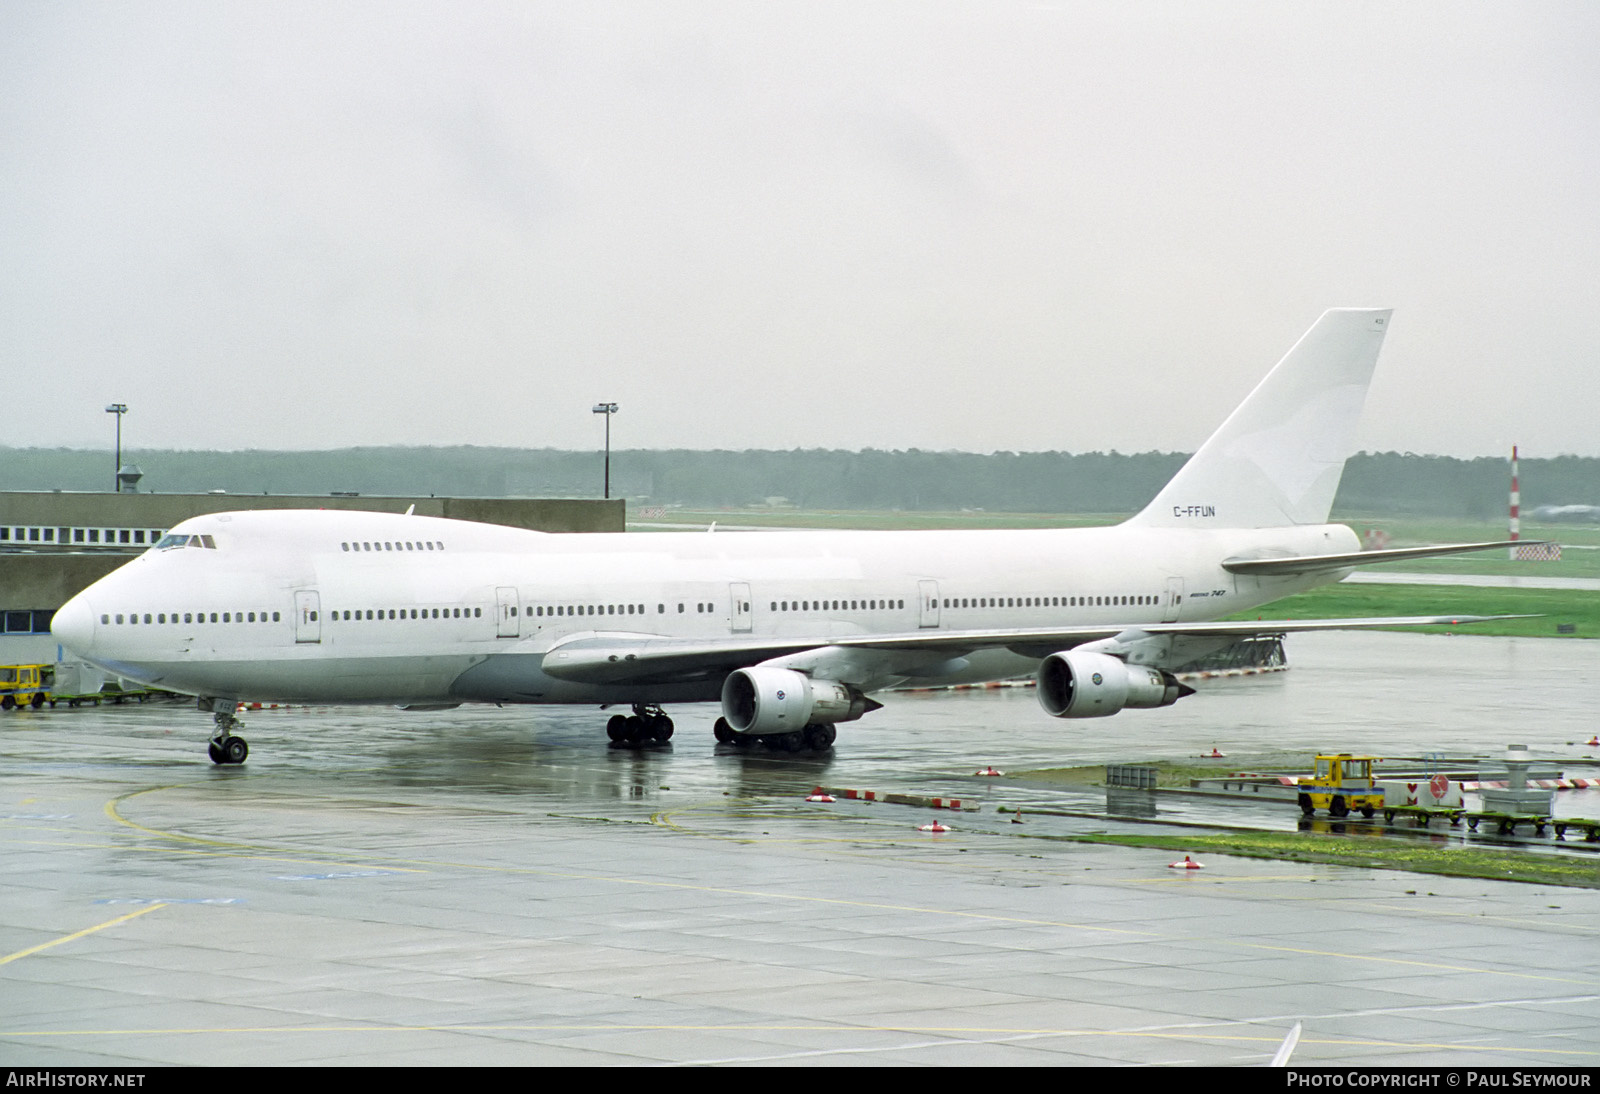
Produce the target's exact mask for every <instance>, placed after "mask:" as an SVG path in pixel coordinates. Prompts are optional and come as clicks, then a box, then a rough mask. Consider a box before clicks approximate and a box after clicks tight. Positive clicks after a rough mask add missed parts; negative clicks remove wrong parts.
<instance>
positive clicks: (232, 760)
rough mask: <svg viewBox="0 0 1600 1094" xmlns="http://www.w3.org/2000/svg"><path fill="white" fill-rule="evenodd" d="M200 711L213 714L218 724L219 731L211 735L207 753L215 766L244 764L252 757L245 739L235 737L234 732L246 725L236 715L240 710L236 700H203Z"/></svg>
mask: <svg viewBox="0 0 1600 1094" xmlns="http://www.w3.org/2000/svg"><path fill="white" fill-rule="evenodd" d="M200 709H201V710H209V711H211V712H212V717H213V720H214V721H215V722H216V723H217V731H216V732H215V733H213V734H212V735H211V745H210V747H209V748H208V749H207V751H208V752H209V753H210V754H211V762H212V763H214V764H242V763H244V760H245V757H246V756H248V755H250V746H249V745H248V744H247V743H245V739H244V738H243V737H236V736H234V733H233V731H234V730H236V729H243V728H244V723H243V722H241V721H239V719H238V718H237V717H236V716H235V715H234V711H236V710H238V709H239V702H238V700H236V699H201V700H200Z"/></svg>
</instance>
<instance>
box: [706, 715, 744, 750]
mask: <svg viewBox="0 0 1600 1094" xmlns="http://www.w3.org/2000/svg"><path fill="white" fill-rule="evenodd" d="M711 735H712V736H713V737H715V738H716V739H717V743H718V744H719V745H731V744H734V743H736V742H737V741H738V738H739V735H738V734H737V733H735V732H734V731H733V727H732V726H730V725H729V724H728V719H726V718H718V719H717V720H716V722H715V723H714V724H713V725H712V726H711Z"/></svg>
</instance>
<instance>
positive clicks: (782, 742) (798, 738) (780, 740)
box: [772, 729, 806, 752]
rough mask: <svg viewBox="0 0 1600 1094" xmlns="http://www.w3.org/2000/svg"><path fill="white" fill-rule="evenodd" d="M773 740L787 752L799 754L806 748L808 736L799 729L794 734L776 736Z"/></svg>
mask: <svg viewBox="0 0 1600 1094" xmlns="http://www.w3.org/2000/svg"><path fill="white" fill-rule="evenodd" d="M772 740H773V741H774V743H776V744H777V746H778V747H779V748H781V749H783V750H784V751H785V752H799V751H800V750H801V749H803V748H805V747H806V735H805V734H804V733H803V732H802V731H800V730H798V729H797V730H795V731H794V732H792V733H779V734H775V735H774V736H773V738H772Z"/></svg>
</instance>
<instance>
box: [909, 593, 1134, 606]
mask: <svg viewBox="0 0 1600 1094" xmlns="http://www.w3.org/2000/svg"><path fill="white" fill-rule="evenodd" d="M1159 603H1161V598H1160V597H1159V596H1132V595H1129V596H978V597H965V596H963V597H948V598H946V599H945V602H944V606H945V607H946V608H1101V607H1128V606H1154V605H1157V604H1159ZM933 606H934V607H935V608H937V607H938V606H939V602H938V601H934V603H933Z"/></svg>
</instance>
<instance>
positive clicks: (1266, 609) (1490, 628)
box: [1232, 584, 1600, 638]
mask: <svg viewBox="0 0 1600 1094" xmlns="http://www.w3.org/2000/svg"><path fill="white" fill-rule="evenodd" d="M1451 614H1460V615H1531V616H1535V617H1536V618H1530V619H1500V620H1493V621H1490V622H1487V623H1471V624H1464V625H1462V626H1459V627H1450V626H1442V627H1404V628H1397V629H1402V630H1416V631H1423V632H1426V633H1430V634H1456V633H1459V634H1490V635H1511V636H1519V637H1529V638H1600V591H1596V590H1591V589H1497V588H1478V587H1474V586H1465V585H1355V584H1340V585H1328V586H1325V587H1324V588H1321V589H1313V590H1312V591H1310V592H1307V593H1300V594H1298V595H1296V596H1289V597H1285V598H1284V599H1282V600H1275V601H1273V602H1272V603H1271V604H1264V605H1262V606H1261V607H1260V608H1257V609H1255V610H1254V611H1250V612H1245V613H1242V614H1240V615H1237V616H1233V617H1232V618H1235V619H1256V618H1261V619H1334V618H1341V619H1342V618H1345V617H1347V616H1351V617H1360V616H1374V615H1380V616H1381V615H1451ZM1564 623H1565V624H1571V625H1572V628H1573V630H1572V634H1570V635H1564V634H1561V633H1560V632H1559V631H1558V630H1557V628H1558V627H1559V626H1560V625H1561V624H1564Z"/></svg>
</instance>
